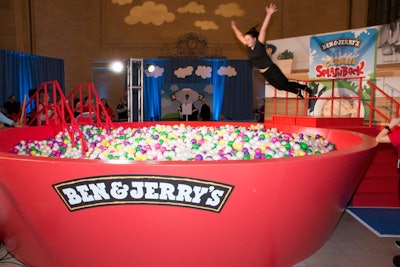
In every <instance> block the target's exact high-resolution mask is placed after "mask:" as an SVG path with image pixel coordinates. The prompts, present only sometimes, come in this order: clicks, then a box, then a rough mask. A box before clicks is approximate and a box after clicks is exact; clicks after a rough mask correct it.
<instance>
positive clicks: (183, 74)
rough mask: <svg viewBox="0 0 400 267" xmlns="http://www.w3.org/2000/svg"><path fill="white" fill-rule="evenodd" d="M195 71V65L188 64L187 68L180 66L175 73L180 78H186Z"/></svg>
mask: <svg viewBox="0 0 400 267" xmlns="http://www.w3.org/2000/svg"><path fill="white" fill-rule="evenodd" d="M192 73H193V67H192V66H187V67H186V68H179V69H177V70H175V71H174V74H175V76H176V77H178V78H185V77H186V76H190V75H192Z"/></svg>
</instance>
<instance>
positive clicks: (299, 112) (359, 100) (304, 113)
mask: <svg viewBox="0 0 400 267" xmlns="http://www.w3.org/2000/svg"><path fill="white" fill-rule="evenodd" d="M346 80H356V81H357V82H358V88H359V89H358V90H357V91H358V95H357V96H352V95H340V94H339V95H338V94H336V92H337V89H338V88H336V85H335V84H336V83H337V82H340V81H346ZM362 80H363V77H355V78H340V79H319V80H302V81H297V82H299V83H303V84H306V85H309V84H310V83H311V82H317V83H327V82H328V83H331V89H332V90H331V95H329V96H309V95H308V94H306V95H304V101H301V100H300V98H299V97H296V98H295V99H296V104H295V105H296V106H295V116H308V114H307V110H308V103H309V101H310V100H315V101H317V100H326V101H331V105H330V117H334V103H335V101H338V100H349V99H351V100H354V101H356V102H357V116H358V117H360V114H361V104H362V95H361V94H362V90H361V89H362ZM273 98H274V101H273V103H274V107H273V112H274V114H273V115H288V114H289V106H290V103H289V102H290V98H289V93H287V92H286V93H285V97H284V99H285V101H284V102H285V104H284V105H285V109H284V110H285V111H284V114H277V104H278V97H277V89H274V94H273ZM291 100H293V99H291ZM301 103H302V104H301ZM301 105H303V108H302V109H301V110H300V106H301Z"/></svg>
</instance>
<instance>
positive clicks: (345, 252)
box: [0, 212, 400, 267]
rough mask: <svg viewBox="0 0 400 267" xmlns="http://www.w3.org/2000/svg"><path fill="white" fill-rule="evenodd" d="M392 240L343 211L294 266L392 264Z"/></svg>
mask: <svg viewBox="0 0 400 267" xmlns="http://www.w3.org/2000/svg"><path fill="white" fill-rule="evenodd" d="M399 227H400V226H399ZM399 239H400V237H399ZM395 240H396V238H389V237H378V236H376V235H375V234H374V233H372V232H371V231H370V230H368V229H367V228H366V227H365V226H363V225H362V224H360V223H359V222H358V221H357V220H356V219H354V218H353V217H352V216H351V215H350V214H348V213H347V212H346V213H344V215H343V217H342V219H341V220H340V222H339V224H338V226H337V227H336V229H335V231H334V232H333V234H332V236H331V238H330V239H329V240H328V242H327V243H326V244H325V245H324V246H323V247H322V248H321V249H320V250H319V251H317V252H316V253H315V254H314V255H312V256H311V257H309V258H308V259H306V260H304V261H303V262H301V263H298V264H296V265H295V267H393V266H394V265H393V264H392V259H393V256H394V255H396V254H400V249H399V248H397V247H396V246H395V245H394V241H395ZM6 253H7V252H6V251H5V249H4V247H1V249H0V267H15V266H24V265H23V264H21V263H19V262H18V261H17V260H15V259H13V258H11V259H3V260H1V259H2V258H3V256H4V255H5V254H6ZM116 256H117V255H116ZM210 267H211V266H210Z"/></svg>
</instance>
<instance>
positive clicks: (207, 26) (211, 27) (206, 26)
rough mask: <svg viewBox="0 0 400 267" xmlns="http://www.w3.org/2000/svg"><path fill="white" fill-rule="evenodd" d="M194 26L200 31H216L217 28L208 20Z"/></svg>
mask: <svg viewBox="0 0 400 267" xmlns="http://www.w3.org/2000/svg"><path fill="white" fill-rule="evenodd" d="M194 25H195V26H196V27H199V28H200V29H202V30H218V28H219V26H218V25H217V24H216V23H215V22H214V21H210V20H203V21H196V22H195V23H194Z"/></svg>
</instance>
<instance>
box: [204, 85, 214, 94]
mask: <svg viewBox="0 0 400 267" xmlns="http://www.w3.org/2000/svg"><path fill="white" fill-rule="evenodd" d="M204 92H206V93H207V94H212V93H213V92H214V86H213V85H212V84H208V85H207V86H206V87H204Z"/></svg>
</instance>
